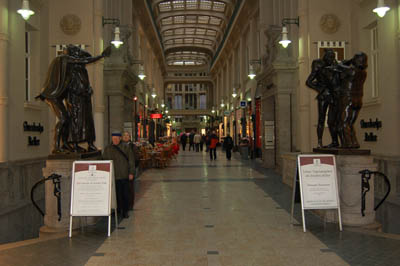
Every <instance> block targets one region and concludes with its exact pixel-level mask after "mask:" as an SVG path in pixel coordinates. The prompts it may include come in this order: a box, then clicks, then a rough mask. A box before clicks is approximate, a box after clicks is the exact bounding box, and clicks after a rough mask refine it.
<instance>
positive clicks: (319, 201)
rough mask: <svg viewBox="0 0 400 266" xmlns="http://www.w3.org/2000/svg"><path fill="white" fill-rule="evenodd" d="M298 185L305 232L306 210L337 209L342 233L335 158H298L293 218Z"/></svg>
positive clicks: (303, 156) (301, 156)
mask: <svg viewBox="0 0 400 266" xmlns="http://www.w3.org/2000/svg"><path fill="white" fill-rule="evenodd" d="M297 179H298V182H297ZM297 184H299V186H300V198H301V209H302V218H303V230H304V232H306V224H305V218H304V210H309V209H337V210H338V218H339V228H340V231H342V219H341V215H340V202H339V192H338V185H337V172H336V161H335V156H334V155H327V154H310V155H299V156H298V157H297V170H296V177H295V178H294V182H293V200H292V218H293V208H294V198H295V191H296V187H297Z"/></svg>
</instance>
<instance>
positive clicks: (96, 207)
mask: <svg viewBox="0 0 400 266" xmlns="http://www.w3.org/2000/svg"><path fill="white" fill-rule="evenodd" d="M74 166H75V167H74V176H73V180H72V181H73V183H72V185H73V193H72V205H71V215H73V216H108V215H110V211H111V209H110V206H109V205H110V202H109V201H110V199H111V197H110V192H111V189H110V187H111V167H110V164H88V163H83V162H75V165H74Z"/></svg>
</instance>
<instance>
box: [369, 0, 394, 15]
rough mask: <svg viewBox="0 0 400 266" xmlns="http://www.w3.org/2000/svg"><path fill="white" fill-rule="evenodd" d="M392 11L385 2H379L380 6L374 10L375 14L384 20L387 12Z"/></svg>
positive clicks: (382, 0)
mask: <svg viewBox="0 0 400 266" xmlns="http://www.w3.org/2000/svg"><path fill="white" fill-rule="evenodd" d="M389 10H390V7H389V6H387V5H385V1H384V0H378V5H377V7H376V8H374V10H372V11H373V12H374V13H376V14H377V15H378V16H379V17H381V18H383V17H384V16H385V15H386V12H388V11H389Z"/></svg>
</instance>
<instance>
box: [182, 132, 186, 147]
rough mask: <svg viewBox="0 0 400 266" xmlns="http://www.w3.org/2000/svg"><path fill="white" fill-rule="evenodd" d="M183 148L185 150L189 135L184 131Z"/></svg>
mask: <svg viewBox="0 0 400 266" xmlns="http://www.w3.org/2000/svg"><path fill="white" fill-rule="evenodd" d="M181 143H182V150H183V151H185V148H186V143H187V135H186V133H183V134H182V136H181Z"/></svg>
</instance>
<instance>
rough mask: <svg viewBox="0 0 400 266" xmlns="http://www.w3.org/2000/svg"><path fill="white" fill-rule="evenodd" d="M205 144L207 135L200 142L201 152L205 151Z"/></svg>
mask: <svg viewBox="0 0 400 266" xmlns="http://www.w3.org/2000/svg"><path fill="white" fill-rule="evenodd" d="M204 143H206V135H204V134H203V135H201V140H200V151H203V147H204Z"/></svg>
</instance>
